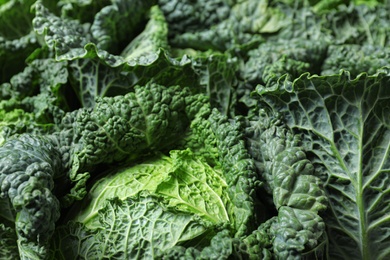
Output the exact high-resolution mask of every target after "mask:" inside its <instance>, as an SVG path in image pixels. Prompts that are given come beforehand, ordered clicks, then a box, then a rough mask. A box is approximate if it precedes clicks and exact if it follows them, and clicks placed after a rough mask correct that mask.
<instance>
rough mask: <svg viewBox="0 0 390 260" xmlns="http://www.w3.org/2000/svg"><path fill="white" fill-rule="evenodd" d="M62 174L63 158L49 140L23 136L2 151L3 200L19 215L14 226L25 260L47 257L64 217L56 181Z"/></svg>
mask: <svg viewBox="0 0 390 260" xmlns="http://www.w3.org/2000/svg"><path fill="white" fill-rule="evenodd" d="M61 174H64V169H63V168H62V162H61V157H60V154H59V152H58V151H57V150H56V148H55V147H54V146H53V145H52V143H51V140H50V139H48V138H45V137H36V136H30V135H21V136H19V137H15V138H12V139H9V140H7V141H6V142H5V143H4V144H3V145H2V146H1V147H0V183H1V186H0V198H1V200H4V199H5V200H8V199H9V201H10V205H11V207H12V209H13V211H14V212H16V213H15V214H16V215H15V219H14V225H15V231H16V236H17V245H18V250H19V255H20V257H21V258H22V259H44V258H45V257H46V256H47V249H48V248H47V247H48V241H49V239H50V238H51V235H52V234H53V232H54V228H55V222H56V221H57V220H58V218H59V215H60V212H59V211H60V208H59V207H60V205H59V202H58V200H57V198H56V197H55V195H54V194H53V189H54V179H55V178H58V177H60V176H61ZM15 243H16V241H15Z"/></svg>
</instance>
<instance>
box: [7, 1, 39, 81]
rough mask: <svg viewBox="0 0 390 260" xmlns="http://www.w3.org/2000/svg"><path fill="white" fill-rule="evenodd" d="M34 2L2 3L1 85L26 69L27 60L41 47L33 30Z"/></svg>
mask: <svg viewBox="0 0 390 260" xmlns="http://www.w3.org/2000/svg"><path fill="white" fill-rule="evenodd" d="M34 2H35V1H34V0H23V1H19V0H11V1H5V2H4V3H2V2H0V83H3V82H7V81H8V80H9V79H10V78H11V76H12V75H14V74H16V73H18V72H20V71H22V70H23V68H24V67H25V65H26V63H25V60H26V58H27V57H28V55H30V53H31V52H33V51H34V49H35V48H37V47H39V44H38V41H37V38H36V36H35V34H34V32H33V29H32V19H33V17H34V13H33V12H31V10H30V9H31V5H32V4H33V3H34Z"/></svg>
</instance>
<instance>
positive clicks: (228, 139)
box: [209, 110, 267, 237]
mask: <svg viewBox="0 0 390 260" xmlns="http://www.w3.org/2000/svg"><path fill="white" fill-rule="evenodd" d="M209 120H210V122H211V129H212V130H213V132H214V135H215V137H216V140H217V142H216V144H217V148H218V151H219V162H220V164H221V167H222V171H223V172H224V176H225V179H226V183H227V186H228V195H229V198H230V200H231V205H230V207H229V208H228V212H229V215H230V218H231V222H232V226H233V230H234V236H235V237H241V236H244V235H246V234H248V233H250V232H251V231H252V230H254V229H255V227H257V225H258V224H259V223H258V222H259V221H262V220H263V218H264V216H265V215H266V214H267V212H266V209H265V208H262V207H261V203H260V201H259V199H258V198H257V197H256V191H257V189H258V188H259V186H260V185H261V183H260V181H259V176H258V175H257V172H256V168H255V165H254V160H253V159H252V158H251V156H250V155H249V153H248V151H247V149H246V146H245V143H244V134H243V128H244V126H243V124H242V122H241V121H240V119H239V118H235V120H229V119H228V118H227V117H225V116H223V115H221V114H220V113H219V112H217V111H216V110H213V113H212V114H211V116H210V118H209ZM256 209H259V210H256Z"/></svg>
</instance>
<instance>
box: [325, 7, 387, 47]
mask: <svg viewBox="0 0 390 260" xmlns="http://www.w3.org/2000/svg"><path fill="white" fill-rule="evenodd" d="M389 10H390V5H389V4H388V2H386V3H384V4H378V5H375V6H373V7H370V6H368V5H358V6H355V5H349V6H345V5H341V6H340V7H339V8H338V9H337V10H334V11H333V12H330V13H329V14H327V15H326V16H324V17H322V18H323V19H324V20H327V21H332V23H327V24H326V27H327V28H328V29H329V30H330V31H331V32H332V38H333V40H332V43H333V44H358V45H365V44H369V45H373V46H381V47H384V46H388V45H389V37H388V35H389V33H390V31H389V30H390V29H389V27H388V26H387V24H388V23H389V20H390V17H389Z"/></svg>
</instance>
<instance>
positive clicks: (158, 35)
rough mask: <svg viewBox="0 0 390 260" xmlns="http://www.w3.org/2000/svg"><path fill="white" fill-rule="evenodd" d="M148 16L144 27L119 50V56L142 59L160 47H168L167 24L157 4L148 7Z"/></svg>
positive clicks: (128, 58)
mask: <svg viewBox="0 0 390 260" xmlns="http://www.w3.org/2000/svg"><path fill="white" fill-rule="evenodd" d="M149 17H150V18H149V21H148V23H147V24H146V26H145V29H144V30H143V31H142V32H141V33H140V34H139V35H137V36H136V37H135V38H134V39H133V40H132V41H131V42H130V43H129V45H127V46H126V48H125V49H124V50H123V51H122V52H121V56H122V57H124V59H125V60H126V61H129V60H131V59H135V60H138V59H142V56H149V55H155V53H156V52H158V51H159V50H160V49H164V50H169V49H170V47H169V44H168V24H167V22H166V21H165V17H164V14H163V13H162V11H161V10H160V8H159V7H158V6H157V5H155V6H153V7H152V8H151V9H150V12H149ZM144 59H145V58H144Z"/></svg>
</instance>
